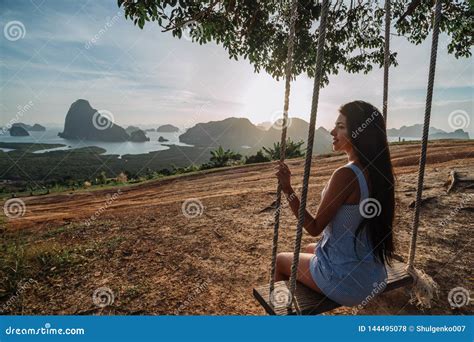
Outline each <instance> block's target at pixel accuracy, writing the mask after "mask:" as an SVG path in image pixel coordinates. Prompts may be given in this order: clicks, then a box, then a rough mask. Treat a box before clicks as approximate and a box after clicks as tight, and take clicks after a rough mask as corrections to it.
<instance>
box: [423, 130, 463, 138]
mask: <svg viewBox="0 0 474 342" xmlns="http://www.w3.org/2000/svg"><path fill="white" fill-rule="evenodd" d="M428 139H431V140H436V139H470V138H469V133H467V132H464V131H463V130H462V129H457V130H455V131H454V132H448V133H446V132H439V133H435V134H430V135H428Z"/></svg>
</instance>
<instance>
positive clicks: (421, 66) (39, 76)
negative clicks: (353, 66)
mask: <svg viewBox="0 0 474 342" xmlns="http://www.w3.org/2000/svg"><path fill="white" fill-rule="evenodd" d="M0 4H1V5H0V7H1V9H0V13H1V14H0V25H1V27H2V31H3V32H2V33H3V34H2V35H1V37H0V44H1V45H0V76H1V80H0V89H1V90H0V91H1V92H0V100H1V105H0V125H2V124H7V123H8V122H9V121H11V120H12V118H14V117H15V115H17V113H18V108H19V106H20V107H23V106H24V105H26V104H28V103H30V101H31V103H33V105H32V106H31V108H30V109H28V110H27V111H26V112H24V113H23V114H22V116H21V119H20V121H22V122H25V123H29V124H32V123H36V122H37V123H40V124H51V123H55V124H58V125H62V124H63V123H64V117H65V115H66V113H67V110H68V109H69V106H70V105H71V103H72V102H74V101H75V100H77V99H79V98H85V99H87V100H89V102H90V103H91V105H92V106H93V107H94V108H96V109H98V110H107V111H109V112H111V113H112V114H113V116H114V118H115V122H116V123H117V124H119V125H122V126H127V125H129V124H135V125H138V126H142V127H147V126H150V125H153V126H156V125H158V124H165V123H171V124H175V125H177V126H181V127H189V126H192V125H194V124H195V123H197V122H207V121H211V120H221V119H224V118H226V117H230V116H236V117H247V118H249V119H250V120H251V121H252V122H254V123H260V122H263V121H271V120H272V118H275V116H276V115H278V113H279V112H281V109H282V107H283V93H284V84H283V82H276V81H275V80H273V79H272V78H271V77H269V76H268V75H266V74H265V73H263V72H262V73H260V74H255V73H254V72H253V67H252V66H251V65H250V64H249V63H248V61H246V60H243V59H242V60H239V61H235V60H230V59H229V58H228V56H227V52H226V51H225V50H224V49H223V48H222V47H220V46H217V45H215V44H208V45H204V46H200V45H199V44H196V43H192V42H190V41H188V40H186V39H177V38H173V37H172V36H171V34H170V33H162V32H161V29H160V28H159V27H158V26H157V25H156V24H154V23H148V24H147V25H146V26H145V28H144V30H140V29H139V28H138V27H136V26H134V25H133V22H132V21H130V20H125V18H124V17H123V12H122V11H121V10H120V9H119V8H118V7H117V4H116V1H85V0H84V1H60V0H57V1H50V0H31V1H29V0H25V1H9V0H8V1H7V0H0ZM14 21H18V22H20V23H21V24H22V25H23V27H24V29H23V28H22V27H20V33H21V36H23V34H24V36H23V37H22V38H21V39H11V38H12V36H11V34H12V33H8V34H7V33H6V28H7V26H8V25H9V23H12V22H14ZM10 25H11V24H10ZM94 36H95V37H98V39H97V41H96V42H94V43H92V42H91V40H92V39H93V38H94ZM7 38H10V39H7ZM448 41H449V39H448V37H446V36H444V35H443V36H441V37H440V46H439V57H438V66H437V75H436V81H435V92H434V103H433V112H432V120H431V125H432V126H435V127H437V128H441V129H444V130H446V131H453V128H456V127H453V125H452V123H451V124H450V122H449V120H448V117H449V115H450V113H453V112H456V113H462V114H461V116H464V117H465V116H466V115H467V119H468V122H469V125H466V124H462V125H463V126H462V128H464V130H465V131H468V132H469V133H470V136H471V138H472V137H473V136H474V128H473V126H474V120H473V118H472V113H473V107H474V101H473V84H474V68H473V64H472V59H460V60H456V59H455V58H454V56H452V55H448V54H447V51H446V46H447V43H448ZM430 43H431V39H428V40H427V41H425V42H424V43H423V44H421V45H419V46H414V45H411V44H409V43H408V42H407V41H406V40H405V39H404V38H403V37H394V38H393V39H392V42H391V49H392V50H396V51H398V52H399V58H398V60H399V63H400V64H399V66H398V67H397V68H392V69H391V75H390V95H389V118H388V127H400V126H402V125H412V124H415V123H422V122H423V114H424V104H425V96H426V82H427V77H428V63H429V52H430ZM382 76H383V72H382V70H379V69H377V70H375V71H374V72H371V73H370V74H368V75H354V74H346V73H340V74H339V75H337V76H331V78H330V82H331V83H330V85H329V86H327V87H326V88H324V89H323V90H322V91H321V95H320V107H319V108H320V111H319V114H318V119H317V126H321V125H322V126H324V127H326V128H331V127H332V125H333V123H334V120H335V118H336V117H337V109H338V107H339V106H340V105H341V104H343V103H345V102H348V101H351V100H355V99H363V100H366V101H369V102H371V103H373V104H374V105H376V106H378V107H379V108H380V107H381V103H382ZM312 86H313V81H312V80H311V79H309V78H308V77H307V76H305V75H301V76H299V77H298V78H297V80H296V81H295V82H293V84H292V90H291V99H290V116H295V117H300V118H303V119H305V120H307V121H308V120H309V111H310V105H311V95H312ZM464 122H466V121H464Z"/></svg>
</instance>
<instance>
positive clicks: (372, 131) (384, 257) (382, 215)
mask: <svg viewBox="0 0 474 342" xmlns="http://www.w3.org/2000/svg"><path fill="white" fill-rule="evenodd" d="M339 112H340V113H341V114H342V115H343V116H344V117H345V118H346V121H347V131H348V133H349V134H350V136H351V137H350V139H351V142H352V147H353V148H354V152H355V154H356V156H357V159H358V160H359V162H360V163H361V164H362V166H363V168H364V169H367V170H368V172H369V182H370V184H371V188H372V189H371V194H370V198H371V199H370V200H369V201H368V202H367V203H370V202H371V203H372V204H374V207H376V209H375V210H377V212H376V213H377V215H373V213H372V214H371V215H363V220H362V222H361V223H360V225H359V226H358V227H357V229H356V231H355V237H356V239H355V241H356V240H357V235H359V234H360V233H361V231H362V230H363V229H366V231H367V234H368V238H369V241H370V243H371V244H372V248H373V253H374V256H375V258H376V260H377V261H379V262H381V263H383V264H385V263H387V264H388V265H390V264H391V261H392V258H393V255H394V253H395V246H394V241H393V231H392V226H393V220H394V215H395V189H394V188H395V178H394V175H393V168H392V162H391V160H390V150H389V148H388V141H387V131H386V127H385V120H384V118H383V116H382V114H381V113H380V111H379V110H378V109H377V108H376V107H374V106H373V105H371V104H370V103H367V102H364V101H353V102H350V103H346V104H345V105H343V106H341V108H339ZM361 210H364V209H363V208H361ZM366 216H367V217H366ZM372 216H373V217H372ZM355 241H354V249H355V248H356V246H355Z"/></svg>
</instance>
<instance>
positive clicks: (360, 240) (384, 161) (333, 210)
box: [275, 101, 395, 306]
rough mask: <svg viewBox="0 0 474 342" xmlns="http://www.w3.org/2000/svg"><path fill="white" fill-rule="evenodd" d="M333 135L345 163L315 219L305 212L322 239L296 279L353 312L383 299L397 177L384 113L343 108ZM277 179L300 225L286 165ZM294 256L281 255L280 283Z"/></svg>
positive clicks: (304, 256) (303, 259)
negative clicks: (379, 295) (379, 297)
mask: <svg viewBox="0 0 474 342" xmlns="http://www.w3.org/2000/svg"><path fill="white" fill-rule="evenodd" d="M339 112H340V114H339V116H338V118H337V120H336V125H335V127H334V129H333V130H332V131H331V135H332V136H333V145H332V146H333V150H334V151H344V152H345V153H346V155H347V159H348V163H347V164H346V165H344V166H342V167H340V168H338V169H337V170H336V171H334V173H333V174H332V176H331V179H330V180H329V182H328V184H326V187H325V188H324V190H323V192H322V197H321V203H320V205H319V207H318V209H317V212H316V216H315V217H313V216H312V215H311V214H310V213H309V212H308V211H306V213H305V219H304V224H303V226H304V228H305V229H306V231H307V232H308V233H309V234H310V235H311V236H318V235H319V234H321V232H322V233H323V235H322V238H321V239H320V240H319V242H318V243H317V244H315V243H311V244H309V245H308V246H307V247H306V248H305V253H300V255H299V265H298V272H297V280H298V281H299V282H301V283H303V284H304V285H306V286H308V287H310V288H311V289H313V290H315V291H317V292H320V293H322V294H323V295H325V296H326V297H328V298H330V299H331V300H333V301H335V302H337V303H339V304H341V305H344V306H355V305H359V304H360V303H362V302H363V301H364V300H367V297H369V295H371V296H374V291H375V294H377V293H379V292H383V289H384V288H385V286H386V282H387V271H386V267H385V265H386V264H388V265H390V263H391V260H392V257H393V254H394V243H393V233H392V222H393V218H394V206H395V196H394V176H393V169H392V163H391V160H390V151H389V149H388V142H387V134H386V129H385V122H384V118H383V116H382V114H381V113H380V112H379V111H378V110H377V108H375V107H374V106H372V105H371V104H369V103H366V102H363V101H354V102H350V103H347V104H345V105H343V106H342V107H341V108H340V109H339ZM277 170H278V171H277V173H276V176H277V178H278V180H279V181H280V184H281V186H282V191H283V192H284V194H285V195H286V196H287V198H288V201H289V205H290V207H291V210H292V211H293V213H294V215H295V216H296V217H297V218H298V210H299V206H300V201H299V199H298V197H297V196H296V194H295V192H294V190H293V188H292V186H291V178H290V177H291V172H290V170H289V168H288V166H287V165H286V164H285V163H280V164H279V165H278V167H277ZM292 261H293V253H279V254H278V256H277V264H276V271H275V281H279V280H287V279H289V276H290V274H291V264H292Z"/></svg>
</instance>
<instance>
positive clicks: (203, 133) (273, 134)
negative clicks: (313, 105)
mask: <svg viewBox="0 0 474 342" xmlns="http://www.w3.org/2000/svg"><path fill="white" fill-rule="evenodd" d="M308 126H309V124H308V123H307V122H306V121H304V120H301V119H298V118H292V119H291V123H290V125H289V127H288V133H287V136H288V137H290V138H291V139H292V140H293V141H300V140H303V141H306V139H307V137H308ZM275 127H276V125H274V126H272V127H271V128H270V129H269V130H267V131H264V130H262V129H261V128H258V127H257V126H255V125H254V124H252V123H251V122H250V121H249V120H248V119H246V118H227V119H225V120H221V121H211V122H207V123H199V124H197V125H195V126H194V127H191V128H189V129H188V130H187V131H186V132H185V133H183V134H181V135H180V136H179V140H180V141H181V142H184V143H186V144H191V145H194V146H201V147H214V148H216V147H219V146H222V147H223V148H226V149H232V150H235V151H239V152H245V153H247V154H248V153H254V152H255V151H256V150H258V149H260V148H262V147H263V146H273V143H275V142H279V141H280V136H281V130H280V129H277V128H275ZM249 146H250V149H249V148H248V147H249ZM246 147H247V148H246ZM331 151H332V138H331V135H330V134H329V132H328V131H327V130H326V129H324V128H323V127H320V128H318V129H317V130H316V133H315V140H314V145H313V153H315V154H323V153H330V152H331Z"/></svg>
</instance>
